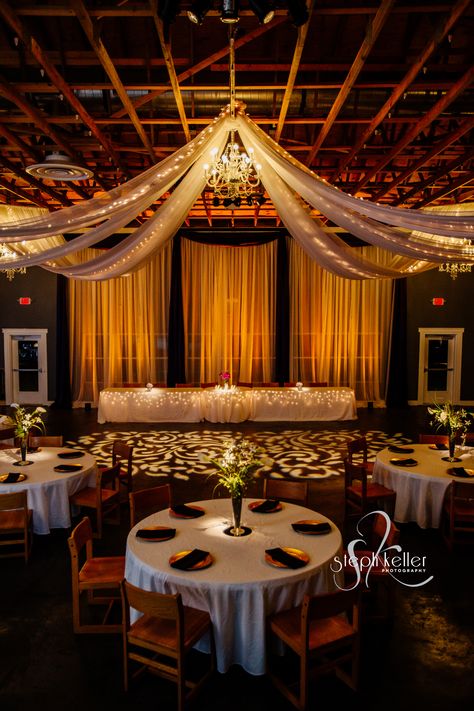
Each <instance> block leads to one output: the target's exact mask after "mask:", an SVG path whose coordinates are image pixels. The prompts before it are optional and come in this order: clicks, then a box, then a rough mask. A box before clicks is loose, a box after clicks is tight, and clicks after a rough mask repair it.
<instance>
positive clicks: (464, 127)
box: [374, 117, 474, 200]
mask: <svg viewBox="0 0 474 711" xmlns="http://www.w3.org/2000/svg"><path fill="white" fill-rule="evenodd" d="M472 128H474V117H472V118H469V119H466V120H465V121H463V122H462V123H461V124H460V126H459V127H458V128H457V129H456V130H455V131H450V132H449V133H448V135H447V136H446V137H445V138H443V140H441V141H438V143H435V145H434V146H433V148H432V149H431V150H430V151H428V152H427V153H424V154H423V155H422V156H421V158H419V159H418V160H416V161H414V162H413V163H410V165H409V166H408V167H407V168H406V169H405V170H403V171H402V172H401V173H399V174H398V175H397V177H396V178H395V179H394V180H392V182H391V183H390V184H388V185H387V186H386V187H384V188H382V190H381V191H380V192H379V193H377V194H376V195H374V200H379V199H380V198H381V197H383V196H384V195H386V194H387V193H388V192H389V191H390V190H392V189H393V188H395V187H396V186H397V185H400V183H403V181H404V180H406V178H408V177H409V176H410V175H411V174H412V173H414V172H415V171H416V170H418V169H419V168H421V167H422V166H423V165H425V164H426V163H428V162H429V161H430V160H432V159H433V158H435V157H436V156H438V155H439V154H440V153H441V152H442V151H444V149H445V148H448V146H450V145H452V144H453V143H455V142H456V141H458V140H459V139H460V138H461V137H462V136H464V134H466V133H467V132H468V131H470V130H471V129H472Z"/></svg>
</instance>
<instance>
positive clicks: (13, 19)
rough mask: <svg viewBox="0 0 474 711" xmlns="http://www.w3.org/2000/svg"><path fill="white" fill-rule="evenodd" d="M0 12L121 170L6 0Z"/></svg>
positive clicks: (108, 146)
mask: <svg viewBox="0 0 474 711" xmlns="http://www.w3.org/2000/svg"><path fill="white" fill-rule="evenodd" d="M0 14H1V15H2V16H3V18H4V19H5V21H6V22H7V23H8V24H9V25H10V27H11V29H12V30H13V31H14V32H16V34H17V36H18V37H19V38H20V39H21V41H22V42H23V44H24V45H25V47H26V48H27V49H28V50H29V51H30V52H31V54H32V55H33V56H34V58H35V59H36V61H37V62H38V64H39V65H40V66H41V67H43V69H44V71H45V72H46V74H47V75H48V76H49V78H50V80H51V82H52V83H53V84H54V86H55V87H56V89H57V90H58V91H59V92H60V93H62V94H63V95H64V96H65V98H66V99H67V101H68V102H69V104H70V105H71V106H72V108H73V109H74V111H75V112H76V113H77V114H78V115H79V116H80V117H81V119H82V121H83V123H85V125H86V126H88V128H89V129H90V130H91V132H92V134H93V135H94V136H95V137H96V138H97V140H98V141H99V143H100V144H101V146H102V147H103V148H104V150H105V152H106V153H107V155H108V156H109V157H110V158H111V159H112V160H113V162H114V163H115V165H117V167H120V168H122V170H123V166H122V165H121V164H120V158H119V156H118V155H117V153H116V152H115V151H114V148H113V146H112V144H111V142H110V141H109V139H108V138H107V137H106V136H105V135H104V134H103V133H102V131H101V129H100V128H99V127H98V126H97V124H96V123H95V121H94V119H93V118H92V116H91V115H90V114H89V113H88V111H86V109H85V108H84V106H83V104H82V103H81V101H79V99H78V98H77V96H76V95H75V93H74V91H73V90H72V89H71V88H70V86H69V84H68V83H67V82H66V81H65V80H64V78H63V77H62V76H61V74H60V73H59V72H58V70H57V69H56V67H55V66H54V64H53V63H52V62H51V61H50V59H49V57H48V55H47V53H46V52H45V51H44V50H43V48H42V47H41V46H40V44H39V42H38V41H37V39H36V38H35V37H34V36H33V35H32V34H31V33H30V32H29V30H28V29H27V28H26V27H25V25H24V23H23V22H22V21H21V19H20V18H19V17H18V15H17V14H16V13H15V12H14V10H13V8H11V7H10V5H9V4H8V3H7V2H6V0H5V1H4V2H2V3H0Z"/></svg>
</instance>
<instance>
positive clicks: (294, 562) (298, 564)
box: [265, 548, 306, 568]
mask: <svg viewBox="0 0 474 711" xmlns="http://www.w3.org/2000/svg"><path fill="white" fill-rule="evenodd" d="M265 553H266V554H267V555H269V556H270V558H272V560H276V561H277V563H282V564H283V565H285V566H286V567H287V568H304V566H305V565H306V561H305V560H301V558H296V556H294V555H290V553H287V552H286V551H284V550H283V548H267V550H266V551H265Z"/></svg>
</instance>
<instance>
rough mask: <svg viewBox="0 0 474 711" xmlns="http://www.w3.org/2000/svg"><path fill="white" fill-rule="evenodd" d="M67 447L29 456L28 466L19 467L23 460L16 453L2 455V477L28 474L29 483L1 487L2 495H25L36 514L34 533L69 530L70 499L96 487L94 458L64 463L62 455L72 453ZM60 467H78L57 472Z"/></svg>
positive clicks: (34, 517) (3, 452)
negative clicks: (60, 465) (21, 492)
mask: <svg viewBox="0 0 474 711" xmlns="http://www.w3.org/2000/svg"><path fill="white" fill-rule="evenodd" d="M70 451H73V450H71V449H67V448H66V447H41V448H40V449H39V450H38V451H37V452H28V454H27V460H28V461H31V462H33V463H32V464H30V465H29V466H24V467H17V466H15V465H14V462H17V461H18V460H19V459H20V456H19V453H18V450H17V449H4V450H1V451H0V474H6V473H8V472H15V474H18V473H20V474H25V475H26V480H25V481H22V482H16V483H11V484H3V483H2V484H0V494H6V493H13V492H15V491H23V490H24V491H26V492H27V494H28V508H30V509H32V511H33V531H34V533H39V534H46V533H50V530H51V529H52V528H69V527H70V526H71V515H70V508H69V497H70V496H71V494H75V493H76V491H79V489H83V488H84V487H85V486H95V475H96V463H95V459H94V457H93V456H92V455H91V454H88V453H87V452H84V455H83V456H82V457H80V458H78V459H71V460H69V459H61V458H59V457H58V454H59V452H70ZM59 464H78V465H80V466H81V469H80V470H78V471H75V472H66V473H64V472H63V473H60V472H55V471H54V467H56V466H58V465H59Z"/></svg>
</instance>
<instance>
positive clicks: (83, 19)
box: [70, 0, 156, 163]
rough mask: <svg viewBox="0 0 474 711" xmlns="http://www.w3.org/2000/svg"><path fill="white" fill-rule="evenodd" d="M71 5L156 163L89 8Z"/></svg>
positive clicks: (76, 0) (75, 0)
mask: <svg viewBox="0 0 474 711" xmlns="http://www.w3.org/2000/svg"><path fill="white" fill-rule="evenodd" d="M70 3H71V6H72V8H73V9H74V12H75V14H76V17H77V19H78V20H79V22H80V24H81V27H82V29H83V30H84V33H85V35H86V37H87V39H88V40H89V43H90V45H91V47H92V48H93V50H94V51H95V53H96V54H97V57H98V59H99V61H100V63H101V64H102V67H103V68H104V71H105V72H106V74H107V76H108V77H109V79H110V81H111V82H112V85H113V87H114V91H115V92H116V93H117V96H118V97H119V99H120V101H121V102H122V104H123V106H124V111H125V113H127V114H128V116H129V117H130V120H131V122H132V123H133V125H134V127H135V130H136V132H137V133H138V135H139V137H140V140H141V142H142V143H143V145H144V146H145V148H146V149H147V151H148V155H149V156H150V158H151V160H152V162H153V163H156V154H155V151H154V150H153V146H152V144H151V142H150V139H149V137H148V135H147V133H146V131H145V129H144V128H143V126H142V124H141V123H140V119H139V117H138V114H137V112H136V110H135V107H134V106H133V103H132V101H131V100H130V98H129V96H128V94H127V92H126V90H125V87H124V85H123V84H122V81H121V79H120V77H119V75H118V73H117V70H116V68H115V66H114V63H113V61H112V59H111V58H110V55H109V53H108V51H107V49H106V48H105V45H104V43H103V42H102V40H101V38H100V37H99V36H98V33H97V26H96V25H95V24H94V23H93V22H92V20H91V17H90V15H89V13H88V11H87V8H86V6H85V5H84V3H83V1H82V0H70Z"/></svg>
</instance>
